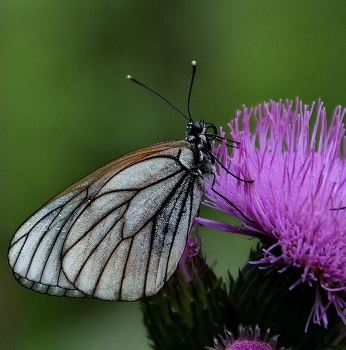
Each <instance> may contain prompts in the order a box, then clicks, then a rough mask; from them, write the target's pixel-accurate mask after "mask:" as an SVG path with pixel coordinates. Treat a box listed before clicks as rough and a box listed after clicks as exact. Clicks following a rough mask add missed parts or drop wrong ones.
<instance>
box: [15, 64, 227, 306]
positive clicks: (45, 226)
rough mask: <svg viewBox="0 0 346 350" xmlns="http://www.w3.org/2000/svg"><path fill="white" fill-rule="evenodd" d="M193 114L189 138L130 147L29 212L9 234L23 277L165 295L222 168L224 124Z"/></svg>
mask: <svg viewBox="0 0 346 350" xmlns="http://www.w3.org/2000/svg"><path fill="white" fill-rule="evenodd" d="M192 66H193V67H194V69H193V77H194V74H195V70H196V68H195V67H196V64H195V62H194V61H193V63H192ZM193 77H192V80H191V86H190V93H189V100H188V101H190V95H191V88H192V82H193ZM130 79H132V80H134V81H135V82H137V83H138V84H140V85H144V84H142V83H140V82H138V81H137V80H135V79H134V78H132V77H130ZM144 86H145V85H144ZM145 87H146V88H148V87H147V86H145ZM148 89H149V90H151V89H150V88H148ZM151 91H152V90H151ZM153 92H154V93H156V92H155V91H153ZM159 96H160V97H161V98H163V97H162V96H161V95H159ZM163 99H164V98H163ZM164 100H165V101H166V102H168V101H167V100H166V99H164ZM168 103H169V102H168ZM169 104H170V103H169ZM173 107H174V106H173ZM174 108H175V107H174ZM188 110H189V107H188ZM178 111H179V110H178ZM179 112H180V111H179ZM180 113H181V112H180ZM183 115H184V114H183ZM184 116H185V115H184ZM185 117H186V116H185ZM186 118H187V119H188V120H189V122H188V125H187V130H186V137H185V139H184V140H168V141H163V142H160V143H156V144H154V145H152V146H149V147H145V148H141V149H139V150H137V151H134V152H131V153H128V154H126V155H124V156H122V157H120V158H118V159H116V160H114V161H112V162H111V163H109V164H107V165H105V166H104V167H102V168H100V169H98V170H96V171H95V172H93V173H91V174H90V175H88V176H86V177H85V178H83V179H82V180H80V181H78V182H76V183H75V184H73V185H71V186H69V187H68V188H67V189H65V190H64V191H62V192H61V193H59V194H58V195H57V196H55V197H54V198H52V199H51V200H49V201H48V202H47V203H46V204H44V205H43V207H42V208H41V209H39V210H38V211H37V212H35V213H34V214H33V215H32V216H30V217H29V218H28V219H27V220H26V221H25V222H24V223H23V224H22V225H21V226H20V227H19V228H18V230H17V231H16V232H15V234H14V236H13V238H12V240H11V242H10V248H9V253H8V260H9V264H10V266H11V268H12V269H13V273H14V276H15V278H16V279H17V281H18V282H19V283H20V284H21V285H23V286H24V287H26V288H29V289H32V290H34V291H36V292H40V293H45V294H49V295H55V296H68V297H77V298H79V297H91V298H98V299H103V300H123V301H134V300H138V299H140V298H143V297H145V296H151V295H154V294H156V293H157V292H158V291H159V290H160V289H161V288H162V287H163V285H164V284H165V283H166V282H167V281H168V280H169V278H170V277H171V275H172V274H173V273H174V271H175V270H176V268H177V265H178V262H179V259H180V258H181V256H182V253H183V251H184V248H185V245H186V242H187V238H188V235H189V232H190V229H191V226H192V224H193V221H194V218H195V216H196V215H197V213H198V210H199V206H200V203H201V200H202V196H203V192H204V187H205V185H206V183H210V182H212V181H213V178H214V174H215V171H216V167H215V162H216V161H217V158H216V157H215V156H214V155H213V154H212V152H211V144H210V140H209V139H210V138H211V139H213V138H214V139H217V140H219V139H220V137H219V136H217V133H216V128H215V126H214V125H213V124H211V123H206V122H204V121H193V120H192V118H191V115H190V110H189V117H186ZM210 129H211V130H212V133H210V132H209V130H210Z"/></svg>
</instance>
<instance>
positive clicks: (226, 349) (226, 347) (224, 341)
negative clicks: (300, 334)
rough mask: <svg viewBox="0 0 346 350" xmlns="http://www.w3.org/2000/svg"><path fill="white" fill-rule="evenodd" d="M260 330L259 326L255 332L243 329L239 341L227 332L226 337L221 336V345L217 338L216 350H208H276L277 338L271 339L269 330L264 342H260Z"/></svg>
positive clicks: (211, 349)
mask: <svg viewBox="0 0 346 350" xmlns="http://www.w3.org/2000/svg"><path fill="white" fill-rule="evenodd" d="M260 338H261V334H260V328H259V327H258V326H257V327H256V328H255V330H254V331H253V330H252V329H251V328H247V327H246V328H243V329H242V330H241V332H240V334H239V337H238V339H237V340H236V339H235V338H234V335H233V334H232V333H231V332H229V331H227V330H225V335H224V337H222V336H220V339H221V343H220V342H219V341H218V340H217V339H216V338H215V339H214V348H210V347H206V348H207V349H208V350H275V349H276V342H277V337H276V336H274V337H272V338H270V339H269V330H268V331H267V332H266V334H265V336H264V337H263V339H262V340H260Z"/></svg>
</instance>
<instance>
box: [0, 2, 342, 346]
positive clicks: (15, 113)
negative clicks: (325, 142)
mask: <svg viewBox="0 0 346 350" xmlns="http://www.w3.org/2000/svg"><path fill="white" fill-rule="evenodd" d="M345 15H346V3H345V2H343V1H324V2H323V1H317V2H316V1H237V2H236V1H204V2H203V1H202V2H201V1H181V0H175V1H166V2H163V1H140V0H137V1H135V0H132V1H131V0H128V1H114V0H113V1H111V0H99V1H89V0H84V1H70V0H69V1H67V0H61V1H49V0H46V1H38V0H32V1H9V0H3V1H2V2H1V4H0V43H1V46H0V57H1V61H0V62H1V65H0V91H1V95H0V97H1V101H0V102H1V103H0V112H1V114H0V123H1V124H0V146H1V147H0V150H1V168H0V169H1V171H0V186H1V192H0V193H1V196H0V210H1V221H0V225H1V235H0V276H1V281H2V283H1V286H0V348H1V349H2V348H3V349H65V348H66V349H67V348H69V349H129V348H132V349H148V348H149V346H148V343H147V340H146V338H145V337H146V336H145V331H144V328H143V326H142V317H141V314H140V312H139V310H138V303H111V302H102V301H98V300H74V299H68V298H54V297H49V296H45V295H40V294H37V293H34V292H32V291H29V290H26V289H25V288H22V287H20V286H19V285H18V284H17V282H16V281H15V280H14V278H13V277H12V273H11V270H10V268H9V267H8V264H7V257H6V255H7V247H8V243H9V241H10V239H11V236H12V234H13V232H14V231H15V229H16V228H17V227H18V226H19V225H20V224H21V223H22V222H23V221H24V220H25V219H26V218H27V217H28V216H29V215H30V214H32V213H33V212H34V211H35V210H36V209H38V208H39V207H40V206H41V205H42V204H43V203H44V202H45V201H47V200H48V199H50V198H51V197H52V196H54V195H55V194H56V193H58V192H59V191H60V190H62V189H64V188H65V187H66V186H68V185H70V184H71V183H72V182H74V181H76V180H78V179H79V178H81V177H83V176H84V175H86V174H88V173H89V172H91V171H92V170H94V169H96V168H98V167H100V166H102V165H103V164H105V163H106V162H108V161H111V160H113V159H114V158H116V157H118V156H120V155H122V154H124V153H126V152H128V151H131V150H134V149H137V148H140V147H144V146H147V145H150V144H152V143H155V142H158V141H161V140H165V139H170V138H179V139H181V138H183V137H184V133H185V126H186V121H185V120H184V119H183V118H182V117H181V116H180V115H179V114H178V113H176V112H175V111H174V110H173V109H172V108H170V107H169V106H167V105H165V104H164V103H163V102H162V101H161V100H160V99H159V98H157V97H156V96H155V95H154V94H150V93H148V91H146V90H145V89H143V88H140V87H139V86H138V85H135V84H133V83H131V82H129V81H128V80H126V79H125V77H126V75H127V74H131V75H133V76H135V77H137V78H138V79H140V80H142V81H143V82H145V83H146V84H148V85H149V86H150V87H152V88H153V89H155V90H156V91H158V92H160V93H162V94H163V95H164V96H165V97H166V98H168V99H169V100H170V101H171V102H172V103H173V104H175V105H176V106H177V107H178V108H181V109H182V110H183V111H186V100H187V93H188V86H189V82H190V76H191V67H190V61H191V60H192V59H195V60H197V62H198V68H197V77H196V81H195V87H194V91H193V98H192V114H193V117H194V118H195V119H200V118H203V119H205V120H207V121H211V122H213V123H215V124H216V125H220V126H221V125H222V126H226V125H227V122H228V121H229V120H230V119H231V118H232V117H234V115H235V111H236V109H239V108H241V107H242V105H243V104H246V105H247V106H249V107H250V106H255V105H257V104H258V103H260V102H262V101H264V100H269V99H279V98H282V99H286V98H289V99H294V98H295V97H296V96H299V97H300V98H301V99H303V101H304V102H306V103H310V102H311V101H313V100H316V99H318V98H320V97H321V98H322V99H323V100H324V101H325V104H326V106H327V109H328V110H329V113H331V112H332V110H333V109H334V107H335V105H337V104H342V105H344V106H346V93H345V92H346V64H345V58H346V20H345ZM202 213H203V214H204V215H205V216H208V217H209V218H212V219H216V218H220V215H219V214H218V213H215V212H212V211H207V210H205V209H203V210H202ZM222 219H223V220H228V218H227V217H226V218H225V217H222ZM200 234H201V236H202V237H203V240H204V252H205V253H206V254H207V255H208V261H209V262H211V263H212V262H213V261H214V260H216V259H217V260H218V267H217V270H216V271H217V273H218V274H220V275H225V274H226V271H227V268H230V269H231V271H232V272H234V273H236V271H237V269H238V267H239V266H240V265H242V264H243V263H244V262H245V260H246V257H247V253H248V247H249V245H250V244H251V242H249V240H248V239H247V238H245V237H235V236H232V235H229V234H226V233H223V232H217V231H211V230H207V229H202V230H201V231H200ZM206 345H212V344H206Z"/></svg>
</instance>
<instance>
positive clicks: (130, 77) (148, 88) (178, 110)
mask: <svg viewBox="0 0 346 350" xmlns="http://www.w3.org/2000/svg"><path fill="white" fill-rule="evenodd" d="M127 79H129V80H132V81H133V82H135V83H136V84H138V85H141V86H143V87H145V88H146V89H147V90H149V91H151V92H153V93H154V94H155V95H157V96H159V97H160V98H161V99H162V100H164V101H165V102H166V103H168V104H169V105H170V106H171V107H173V108H174V109H175V110H176V111H177V112H179V113H180V114H181V115H182V116H183V117H184V118H186V119H187V120H188V121H191V120H190V119H189V117H188V116H186V115H185V114H184V113H183V112H182V111H181V110H180V109H178V108H177V107H175V106H174V105H172V103H170V102H169V101H168V100H167V99H166V98H164V97H163V96H162V95H161V94H159V93H158V92H156V91H155V90H153V89H151V88H150V87H149V86H147V85H145V84H143V83H141V82H140V81H139V80H137V79H136V78H134V77H133V76H131V75H128V76H127Z"/></svg>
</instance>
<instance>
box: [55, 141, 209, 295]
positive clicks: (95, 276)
mask: <svg viewBox="0 0 346 350" xmlns="http://www.w3.org/2000/svg"><path fill="white" fill-rule="evenodd" d="M193 165H194V158H193V154H192V152H191V151H190V150H189V149H188V148H186V143H184V147H178V148H176V149H175V151H174V152H173V151H172V150H170V152H169V154H166V152H163V151H161V152H158V153H156V154H153V155H152V156H151V157H150V158H147V159H142V160H140V161H139V162H137V163H136V164H133V165H132V166H131V167H129V168H126V169H123V170H121V171H120V172H118V173H117V174H116V175H115V176H114V177H113V178H112V179H110V180H109V181H108V182H107V184H105V185H104V186H103V187H102V189H101V190H100V191H99V192H98V193H97V195H96V196H95V198H93V201H92V202H90V204H89V205H88V206H86V207H85V208H84V210H83V212H82V213H81V214H80V215H79V217H78V219H77V220H76V221H75V222H74V224H73V225H72V227H71V229H70V231H69V233H68V235H67V238H66V240H65V243H64V248H63V258H62V267H63V271H64V273H65V274H66V276H67V278H68V279H69V281H70V282H71V283H72V284H73V285H74V286H75V287H76V288H77V289H78V290H80V291H81V292H83V293H85V294H86V295H88V296H91V297H96V298H100V299H105V300H137V299H139V298H142V297H143V296H148V295H152V294H155V293H156V292H157V291H158V290H159V289H160V288H161V287H162V286H163V284H164V283H165V281H167V280H168V279H169V278H170V276H171V275H172V273H173V272H174V271H175V269H176V267H177V264H178V262H179V259H180V257H181V255H182V253H183V251H184V248H185V245H186V240H187V236H188V233H189V231H190V228H191V225H192V222H193V219H194V217H195V215H196V213H197V210H198V207H199V205H200V202H201V197H202V194H203V180H202V178H201V177H200V176H197V175H196V174H194V173H193V172H192V171H191V170H190V168H192V167H193Z"/></svg>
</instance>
